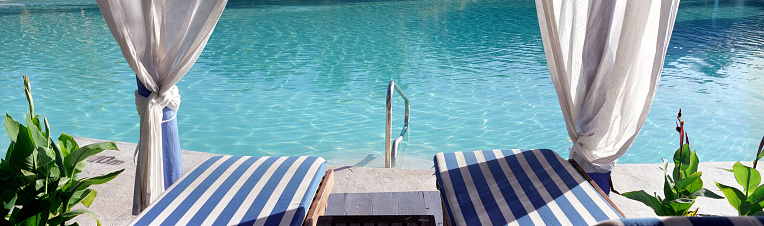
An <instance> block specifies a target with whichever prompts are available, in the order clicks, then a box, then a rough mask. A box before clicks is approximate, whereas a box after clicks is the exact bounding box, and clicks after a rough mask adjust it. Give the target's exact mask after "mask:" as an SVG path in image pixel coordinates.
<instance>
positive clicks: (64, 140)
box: [58, 133, 80, 156]
mask: <svg viewBox="0 0 764 226" xmlns="http://www.w3.org/2000/svg"><path fill="white" fill-rule="evenodd" d="M58 144H59V145H60V148H61V153H63V155H64V156H67V155H69V153H70V152H72V151H74V150H77V149H80V147H79V146H77V141H75V140H74V137H72V136H69V134H66V133H61V136H59V137H58Z"/></svg>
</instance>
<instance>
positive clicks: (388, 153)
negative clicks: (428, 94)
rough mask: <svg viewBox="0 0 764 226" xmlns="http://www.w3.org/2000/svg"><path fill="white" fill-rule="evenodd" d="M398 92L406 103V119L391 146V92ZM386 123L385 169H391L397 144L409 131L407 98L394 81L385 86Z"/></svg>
mask: <svg viewBox="0 0 764 226" xmlns="http://www.w3.org/2000/svg"><path fill="white" fill-rule="evenodd" d="M394 91H398V94H400V95H401V97H403V100H405V101H406V118H405V119H404V120H403V130H401V134H400V135H399V136H398V138H395V140H393V141H392V144H391V142H390V139H391V138H392V129H393V111H392V108H393V106H392V103H393V100H392V99H393V92H394ZM386 102H387V108H386V109H387V121H386V124H385V168H391V167H392V166H394V165H395V158H396V154H397V152H398V144H399V143H400V142H401V141H402V140H403V135H406V132H407V131H408V129H409V98H408V97H407V96H406V93H404V92H403V90H402V89H401V87H400V86H398V84H396V83H395V81H390V84H389V85H387V101H386Z"/></svg>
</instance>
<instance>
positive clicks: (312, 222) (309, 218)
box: [302, 169, 334, 226]
mask: <svg viewBox="0 0 764 226" xmlns="http://www.w3.org/2000/svg"><path fill="white" fill-rule="evenodd" d="M333 186H334V170H333V169H328V170H326V173H325V174H324V177H323V178H321V183H320V184H318V190H317V191H316V195H315V196H313V201H312V202H311V203H310V208H308V211H307V215H306V217H305V221H304V222H303V223H302V225H303V226H316V224H317V223H318V217H320V216H323V215H324V212H326V206H327V204H328V203H327V202H328V200H329V194H330V193H331V191H332V187H333Z"/></svg>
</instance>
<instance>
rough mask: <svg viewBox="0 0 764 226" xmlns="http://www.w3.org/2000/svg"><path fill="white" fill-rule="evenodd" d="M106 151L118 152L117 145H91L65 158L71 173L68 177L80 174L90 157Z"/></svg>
mask: <svg viewBox="0 0 764 226" xmlns="http://www.w3.org/2000/svg"><path fill="white" fill-rule="evenodd" d="M104 150H118V149H117V145H116V144H114V142H101V143H95V144H89V145H86V146H84V147H81V148H79V149H77V150H75V151H73V152H71V153H69V155H67V156H65V157H64V165H66V169H67V170H68V171H69V173H68V174H67V175H72V177H74V174H78V173H80V172H82V170H83V169H84V168H85V162H86V161H85V160H87V158H88V157H90V156H92V155H95V154H98V153H100V152H102V151H104Z"/></svg>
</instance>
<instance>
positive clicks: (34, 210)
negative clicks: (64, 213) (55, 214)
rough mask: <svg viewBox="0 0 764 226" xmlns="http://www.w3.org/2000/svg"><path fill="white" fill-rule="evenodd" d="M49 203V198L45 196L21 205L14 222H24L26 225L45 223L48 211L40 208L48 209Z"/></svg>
mask: <svg viewBox="0 0 764 226" xmlns="http://www.w3.org/2000/svg"><path fill="white" fill-rule="evenodd" d="M50 205H51V203H50V200H49V199H47V198H43V199H39V200H38V199H35V200H32V201H30V202H28V203H27V204H26V205H24V206H22V207H21V211H19V212H18V214H17V215H16V222H24V223H25V224H26V225H30V224H31V225H46V223H47V222H48V217H49V214H50V213H48V211H44V212H42V211H40V210H48V209H50Z"/></svg>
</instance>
